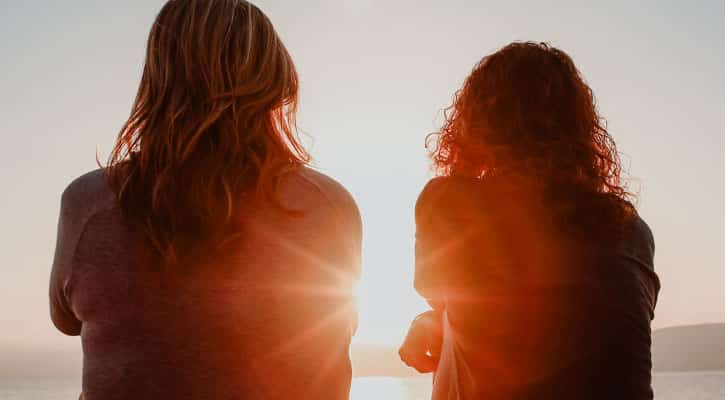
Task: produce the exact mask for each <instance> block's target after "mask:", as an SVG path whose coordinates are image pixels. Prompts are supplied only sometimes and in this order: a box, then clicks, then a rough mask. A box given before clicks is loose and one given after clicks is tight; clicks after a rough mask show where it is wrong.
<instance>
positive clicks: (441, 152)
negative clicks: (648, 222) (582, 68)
mask: <svg viewBox="0 0 725 400" xmlns="http://www.w3.org/2000/svg"><path fill="white" fill-rule="evenodd" d="M431 139H433V140H432V141H431V142H430V143H429V144H432V145H433V147H432V149H431V150H432V157H433V161H434V165H435V167H436V168H437V169H438V171H439V172H440V173H441V174H442V175H454V176H469V177H476V178H483V177H505V178H504V180H505V179H512V180H515V181H516V182H518V184H521V185H523V186H526V187H527V188H528V189H529V190H533V191H535V193H534V194H541V195H544V197H548V198H549V200H551V199H552V196H553V197H555V198H556V199H555V200H554V202H558V203H559V204H560V205H563V206H565V204H563V203H566V202H569V203H572V202H579V203H580V204H573V205H574V206H575V207H574V208H579V209H581V208H582V207H585V206H587V205H593V203H598V205H597V206H596V207H599V206H603V208H604V210H602V212H603V213H604V214H606V215H608V216H609V217H611V218H610V219H611V220H613V221H617V222H621V217H623V216H625V215H627V214H631V211H632V210H631V205H630V203H629V202H628V201H627V199H628V197H629V194H628V193H627V190H626V188H625V187H624V186H623V185H622V182H621V178H620V174H621V164H620V160H619V156H618V153H617V149H616V146H615V143H614V141H613V139H612V138H611V136H610V135H609V133H608V132H607V129H606V127H605V123H604V120H603V119H602V118H601V117H600V115H599V113H598V111H597V108H596V104H595V101H594V96H593V93H592V90H591V89H590V87H589V86H588V85H587V84H586V82H585V81H584V79H583V78H582V76H581V74H580V73H579V71H578V70H577V68H576V66H575V65H574V62H573V61H572V59H571V58H570V57H569V56H568V55H567V54H566V53H564V52H563V51H561V50H559V49H556V48H554V47H551V46H549V45H547V44H544V43H531V42H523V43H518V42H517V43H512V44H509V45H507V46H505V47H504V48H502V49H501V50H499V51H497V52H495V53H493V54H490V55H488V56H486V57H484V58H483V60H481V62H480V63H478V64H477V65H476V67H475V68H474V70H473V72H472V73H471V75H470V76H469V77H468V78H467V79H466V81H465V83H464V85H463V88H462V89H461V90H460V91H459V92H458V93H457V94H456V99H455V102H454V104H453V105H452V106H451V107H450V108H449V109H448V110H447V112H446V123H445V125H444V127H443V129H442V130H441V131H440V132H439V133H438V134H436V135H434V136H432V137H431ZM547 192H548V194H550V195H551V196H548V195H546V194H545V193H547ZM571 205H572V204H569V206H571ZM570 208H571V207H570ZM606 209H609V210H610V211H611V213H608V212H606ZM614 225H617V224H614Z"/></svg>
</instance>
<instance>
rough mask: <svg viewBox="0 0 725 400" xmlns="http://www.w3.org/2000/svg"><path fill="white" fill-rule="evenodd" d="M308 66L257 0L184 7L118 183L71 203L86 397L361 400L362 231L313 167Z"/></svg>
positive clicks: (68, 214) (71, 283)
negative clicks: (356, 286) (301, 131)
mask: <svg viewBox="0 0 725 400" xmlns="http://www.w3.org/2000/svg"><path fill="white" fill-rule="evenodd" d="M297 97H298V78H297V73H296V71H295V67H294V64H293V62H292V59H291V58H290V55H289V54H288V52H287V50H286V49H285V47H284V45H283V44H282V42H281V41H280V38H279V37H278V35H277V33H276V32H275V30H274V28H273V26H272V24H271V22H270V21H269V19H268V18H267V17H266V16H265V15H264V14H263V13H262V12H261V11H260V10H259V9H258V8H257V7H255V6H254V5H252V4H250V3H248V2H246V1H243V0H171V1H168V2H167V3H166V4H165V6H164V7H163V9H162V10H161V12H160V14H159V15H158V17H157V19H156V21H155V23H154V25H153V28H152V29H151V33H150V36H149V40H148V51H147V58H146V64H145V67H144V70H143V76H142V78H141V84H140V88H139V91H138V95H137V98H136V101H135V104H134V106H133V110H132V113H131V116H130V118H129V119H128V121H127V122H126V124H125V125H124V127H123V129H122V130H121V133H120V135H119V137H118V141H117V143H116V146H115V148H114V150H113V153H112V156H111V157H110V161H109V163H108V165H107V166H106V167H105V168H102V169H99V170H97V171H94V172H91V173H89V174H86V175H84V176H82V177H80V178H78V179H77V180H75V181H74V182H73V183H71V184H70V186H69V187H68V188H67V189H66V190H65V192H64V193H63V197H62V204H61V214H60V222H59V231H58V242H57V248H56V254H55V260H54V263H53V271H52V276H51V282H50V308H51V316H52V320H53V322H54V323H55V325H56V326H57V328H58V329H59V330H60V331H62V332H63V333H65V334H68V335H80V336H81V339H82V344H83V353H84V362H83V385H82V386H83V389H82V391H83V397H84V398H85V399H87V400H94V399H104V400H109V399H155V400H156V399H175V400H177V399H289V398H295V399H347V398H348V394H349V389H350V381H351V367H350V360H349V356H348V347H349V343H350V339H351V336H352V334H353V333H354V330H355V327H356V314H355V310H354V307H353V304H352V290H351V289H352V284H353V282H354V280H355V279H357V275H358V273H359V260H360V240H361V223H360V216H359V213H358V211H357V208H356V205H355V203H354V201H353V199H352V198H351V197H350V195H349V194H348V193H347V191H345V189H344V188H343V187H342V186H340V185H339V184H338V183H336V182H335V181H334V180H332V179H330V178H328V177H326V176H324V175H322V174H320V173H318V172H314V171H313V170H311V169H309V168H308V167H306V164H307V162H308V159H309V157H308V155H307V153H306V152H305V150H304V149H303V148H302V146H301V145H300V143H299V142H298V139H297V136H296V130H295V118H294V117H295V110H296V106H297Z"/></svg>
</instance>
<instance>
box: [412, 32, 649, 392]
mask: <svg viewBox="0 0 725 400" xmlns="http://www.w3.org/2000/svg"><path fill="white" fill-rule="evenodd" d="M429 144H430V145H431V147H430V148H431V153H432V158H433V162H434V165H435V167H436V168H437V170H438V172H439V177H437V178H435V179H433V180H432V181H431V182H429V183H428V185H427V186H426V187H425V189H424V190H423V192H422V194H421V195H420V198H419V199H418V203H417V206H416V227H417V229H416V263H415V264H416V265H415V267H416V268H415V270H416V271H415V287H416V290H417V291H418V292H419V293H420V294H421V295H422V296H423V297H424V298H426V299H427V300H428V302H429V304H431V306H432V308H433V310H432V311H429V312H427V313H424V314H422V315H420V316H419V317H418V318H416V320H415V321H414V323H413V325H412V326H411V330H410V331H409V335H408V337H407V339H406V342H405V343H404V344H403V346H402V347H401V349H400V355H401V357H402V359H403V360H404V361H405V362H406V363H407V364H408V365H410V366H413V367H415V368H416V369H418V370H419V371H422V372H435V378H434V396H433V397H434V399H436V400H437V399H557V400H562V399H589V400H591V399H609V400H611V399H638V400H639V399H651V398H652V396H653V395H652V389H651V368H652V363H651V354H650V343H651V333H650V322H651V320H652V318H653V316H654V308H655V303H656V300H657V293H658V291H659V280H658V278H657V275H656V274H655V273H654V268H653V265H654V264H653V257H654V240H653V237H652V233H651V231H650V229H649V228H648V226H647V224H645V222H644V221H643V220H642V219H641V218H640V217H639V216H638V214H637V212H636V210H635V208H634V206H633V204H632V202H631V198H632V196H631V195H630V194H629V193H628V191H627V189H626V186H625V185H624V184H623V182H622V179H621V177H620V176H621V167H620V160H619V157H618V153H617V150H616V147H615V143H614V141H613V140H612V137H611V136H610V135H609V133H608V132H607V129H606V127H605V124H604V121H603V119H602V118H601V117H600V115H599V114H598V112H597V109H596V106H595V102H594V96H593V94H592V91H591V89H590V88H589V86H588V85H587V84H586V83H585V82H584V80H583V78H582V77H581V74H580V73H579V71H578V70H577V68H576V67H575V65H574V63H573V61H572V60H571V58H570V57H569V56H568V55H567V54H565V53H564V52H563V51H561V50H559V49H556V48H554V47H551V46H549V45H547V44H541V43H528V42H527V43H512V44H510V45H508V46H506V47H504V48H502V49H501V50H499V51H497V52H495V53H493V54H491V55H489V56H487V57H485V58H483V60H482V61H481V62H480V63H479V64H478V65H476V67H475V68H474V70H473V72H472V73H471V75H470V76H469V77H468V78H467V79H466V81H465V84H464V85H463V88H462V89H461V90H460V91H459V92H458V93H457V96H456V100H455V102H454V104H453V106H452V107H451V108H450V109H449V110H448V111H447V113H446V123H445V125H444V127H443V129H442V130H441V131H440V132H439V133H438V134H436V135H433V136H432V137H431V138H430V141H429Z"/></svg>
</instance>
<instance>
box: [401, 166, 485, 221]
mask: <svg viewBox="0 0 725 400" xmlns="http://www.w3.org/2000/svg"><path fill="white" fill-rule="evenodd" d="M483 197H484V194H483V184H482V182H481V181H480V180H479V179H474V178H466V177H455V176H441V177H436V178H433V179H431V180H430V181H428V183H427V184H426V185H425V187H424V188H423V190H422V191H421V193H420V195H419V196H418V201H417V202H416V207H415V209H416V216H417V217H419V216H420V215H421V214H423V213H426V212H427V211H429V210H433V209H436V212H438V213H441V212H445V211H446V210H449V211H456V210H458V211H461V210H463V209H466V208H469V207H476V208H479V207H480V206H481V204H482V200H483Z"/></svg>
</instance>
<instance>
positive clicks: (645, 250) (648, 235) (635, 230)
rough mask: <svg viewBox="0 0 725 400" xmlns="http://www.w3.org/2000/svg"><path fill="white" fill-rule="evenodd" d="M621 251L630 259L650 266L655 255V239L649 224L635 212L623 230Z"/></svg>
mask: <svg viewBox="0 0 725 400" xmlns="http://www.w3.org/2000/svg"><path fill="white" fill-rule="evenodd" d="M621 247H622V250H623V251H624V252H625V253H626V254H627V255H628V256H630V257H634V258H636V259H637V260H638V261H640V262H642V263H643V264H646V265H648V266H650V267H651V266H652V263H653V260H654V253H655V239H654V234H653V233H652V229H651V228H650V226H649V224H647V222H646V221H645V220H644V219H643V218H642V217H641V216H640V215H639V214H638V213H636V212H635V214H634V215H632V216H631V218H630V220H629V221H628V223H627V226H626V227H625V230H624V235H623V240H622V243H621Z"/></svg>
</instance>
